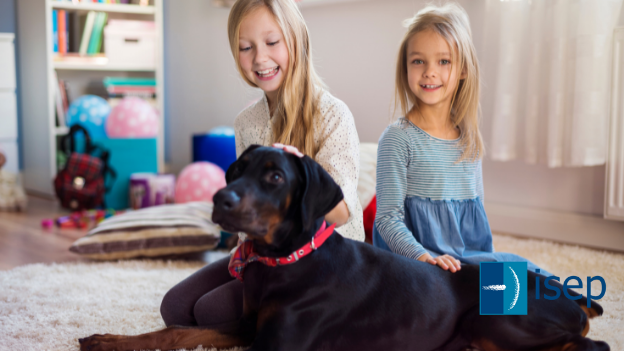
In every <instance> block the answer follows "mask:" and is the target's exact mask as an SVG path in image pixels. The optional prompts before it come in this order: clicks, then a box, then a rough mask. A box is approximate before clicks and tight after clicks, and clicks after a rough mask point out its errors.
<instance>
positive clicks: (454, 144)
mask: <svg viewBox="0 0 624 351" xmlns="http://www.w3.org/2000/svg"><path fill="white" fill-rule="evenodd" d="M407 25H408V28H409V29H408V32H407V33H406V35H405V37H404V39H403V41H402V44H401V47H400V49H399V56H398V63H397V70H396V100H395V103H396V106H397V107H398V108H399V109H400V110H401V112H402V113H403V115H404V116H405V117H402V118H399V119H398V120H397V121H396V122H394V123H392V124H391V125H390V126H388V127H387V128H386V130H385V131H384V133H383V134H382V136H381V138H380V141H379V150H378V155H377V189H376V190H377V206H378V207H377V215H376V218H375V226H374V229H373V243H374V245H375V246H377V247H380V248H383V249H386V250H389V251H392V252H394V253H397V254H400V255H403V256H406V257H410V258H413V259H416V260H419V261H423V262H429V263H431V264H433V265H438V266H440V267H441V268H442V269H444V270H450V271H451V272H456V271H457V270H459V269H461V263H472V264H478V263H479V262H481V261H514V262H517V261H526V259H524V258H522V257H519V256H517V255H513V254H510V253H500V252H494V247H493V245H492V232H491V231H490V226H489V224H488V220H487V217H486V215H485V210H484V208H483V179H482V172H481V159H482V157H483V154H484V146H483V141H482V139H481V134H480V132H479V127H478V111H479V65H478V62H477V56H476V52H475V49H474V46H473V44H472V39H471V32H470V24H469V22H468V15H467V14H466V12H465V11H464V10H463V8H461V7H460V6H459V5H457V4H454V3H448V4H447V5H445V6H443V7H436V6H428V7H426V8H425V9H423V10H421V11H420V12H418V14H416V16H415V17H413V18H412V19H410V20H408V21H407ZM528 268H529V269H530V270H533V271H534V270H535V269H536V268H537V267H536V266H535V265H534V264H532V263H531V262H528ZM541 272H542V274H544V273H546V274H548V273H547V272H545V271H543V270H542V271H541Z"/></svg>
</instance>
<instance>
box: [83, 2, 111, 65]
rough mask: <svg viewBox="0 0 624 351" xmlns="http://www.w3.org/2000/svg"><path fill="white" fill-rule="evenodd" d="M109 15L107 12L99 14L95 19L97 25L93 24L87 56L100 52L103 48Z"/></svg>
mask: <svg viewBox="0 0 624 351" xmlns="http://www.w3.org/2000/svg"><path fill="white" fill-rule="evenodd" d="M107 17H108V14H107V13H106V12H98V13H97V16H96V17H95V23H94V24H93V31H92V32H91V38H90V39H89V47H88V49H87V54H89V55H93V54H97V53H99V52H100V50H101V48H102V35H103V33H104V25H105V24H106V19H107Z"/></svg>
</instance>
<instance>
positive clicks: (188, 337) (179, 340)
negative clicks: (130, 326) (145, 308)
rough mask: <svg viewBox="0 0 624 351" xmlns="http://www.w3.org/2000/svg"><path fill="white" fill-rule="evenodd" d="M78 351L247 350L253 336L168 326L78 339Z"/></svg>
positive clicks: (199, 328)
mask: <svg viewBox="0 0 624 351" xmlns="http://www.w3.org/2000/svg"><path fill="white" fill-rule="evenodd" d="M78 341H79V342H80V350H81V351H113V350H114V351H126V350H156V349H160V350H177V349H192V348H195V347H197V346H199V345H202V346H204V347H216V348H217V349H225V348H232V347H237V346H248V345H250V344H251V342H252V341H253V335H249V334H243V333H223V332H219V331H217V330H213V329H207V328H201V327H178V326H171V327H168V328H166V329H163V330H159V331H156V332H152V333H147V334H141V335H132V336H129V335H112V334H105V335H99V334H95V335H91V336H89V337H87V338H84V339H79V340H78Z"/></svg>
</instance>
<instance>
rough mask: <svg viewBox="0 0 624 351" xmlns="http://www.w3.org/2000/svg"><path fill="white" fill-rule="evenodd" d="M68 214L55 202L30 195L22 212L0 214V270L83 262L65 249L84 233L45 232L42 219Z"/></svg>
mask: <svg viewBox="0 0 624 351" xmlns="http://www.w3.org/2000/svg"><path fill="white" fill-rule="evenodd" d="M67 214H69V212H68V211H66V210H64V209H62V208H61V207H60V206H59V205H58V204H57V203H56V202H55V201H52V200H48V199H43V198H40V197H34V196H29V198H28V208H27V210H26V211H25V212H0V270H5V269H11V268H13V267H16V266H20V265H24V264H29V263H38V262H41V263H52V262H68V261H79V260H82V259H81V258H80V257H79V256H78V255H75V254H73V253H71V252H69V250H68V248H69V247H70V246H71V244H72V243H73V242H74V241H75V240H76V239H78V238H80V237H82V236H84V235H85V234H86V233H87V232H86V231H85V230H74V229H59V228H56V227H54V228H51V229H44V228H42V227H41V220H42V219H45V218H51V219H53V218H57V217H60V216H65V215H67Z"/></svg>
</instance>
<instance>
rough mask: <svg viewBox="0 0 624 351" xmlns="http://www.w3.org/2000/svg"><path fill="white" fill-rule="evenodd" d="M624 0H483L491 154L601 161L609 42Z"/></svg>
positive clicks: (560, 162) (554, 163)
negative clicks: (484, 4)
mask: <svg viewBox="0 0 624 351" xmlns="http://www.w3.org/2000/svg"><path fill="white" fill-rule="evenodd" d="M621 5H622V0H486V11H485V23H484V38H483V39H484V41H483V43H484V49H485V52H484V54H485V55H484V56H485V60H483V64H482V66H483V69H482V70H483V71H484V74H485V75H488V76H490V77H492V78H491V79H489V80H486V82H489V83H490V84H489V86H488V87H487V89H486V90H487V96H484V99H483V103H484V104H491V105H490V106H489V108H488V109H487V110H488V111H492V116H487V118H486V120H488V121H492V125H491V131H492V135H491V136H490V145H489V150H488V151H489V155H490V157H491V158H492V159H493V160H498V161H507V160H513V159H524V160H525V161H526V162H528V163H543V164H547V165H548V166H549V167H563V166H593V165H600V164H604V163H605V159H606V144H607V128H608V114H609V90H610V80H611V77H610V72H611V60H610V57H611V41H612V36H613V29H614V27H615V24H616V22H617V19H618V17H619V14H620V7H621Z"/></svg>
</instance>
